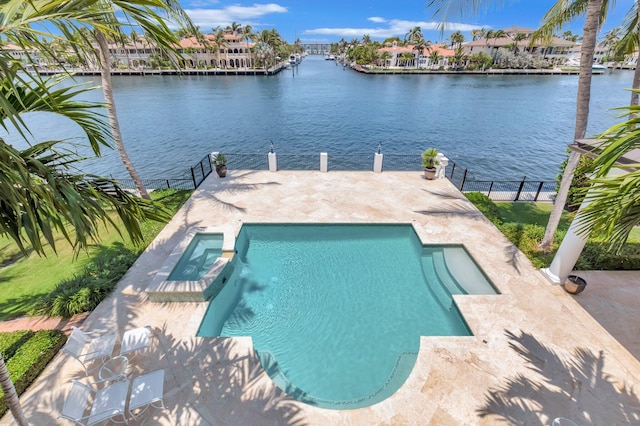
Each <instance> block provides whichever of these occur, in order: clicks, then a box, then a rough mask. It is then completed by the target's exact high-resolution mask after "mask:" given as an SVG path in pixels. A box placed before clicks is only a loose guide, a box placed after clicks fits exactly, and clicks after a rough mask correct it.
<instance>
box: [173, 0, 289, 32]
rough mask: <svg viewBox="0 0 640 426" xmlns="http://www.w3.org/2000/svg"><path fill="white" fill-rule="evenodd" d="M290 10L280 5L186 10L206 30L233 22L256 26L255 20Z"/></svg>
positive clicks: (195, 22)
mask: <svg viewBox="0 0 640 426" xmlns="http://www.w3.org/2000/svg"><path fill="white" fill-rule="evenodd" d="M288 11H289V10H288V9H287V8H286V7H284V6H280V5H279V4H275V3H269V4H254V5H253V6H228V7H225V8H222V9H208V8H196V9H185V12H186V13H187V14H188V15H189V17H190V18H191V20H192V21H193V22H194V24H196V25H198V26H199V27H200V28H202V29H204V30H205V32H206V29H207V28H212V27H217V26H221V27H225V26H227V25H229V24H231V23H232V22H234V21H235V22H238V23H241V24H243V25H248V24H249V25H256V23H255V22H252V20H253V19H258V18H261V17H263V16H265V15H269V14H272V13H287V12H288Z"/></svg>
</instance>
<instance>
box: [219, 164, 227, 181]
mask: <svg viewBox="0 0 640 426" xmlns="http://www.w3.org/2000/svg"><path fill="white" fill-rule="evenodd" d="M216 173H217V174H218V176H220V177H221V178H223V177H225V176H226V175H227V166H226V164H221V165H219V166H216Z"/></svg>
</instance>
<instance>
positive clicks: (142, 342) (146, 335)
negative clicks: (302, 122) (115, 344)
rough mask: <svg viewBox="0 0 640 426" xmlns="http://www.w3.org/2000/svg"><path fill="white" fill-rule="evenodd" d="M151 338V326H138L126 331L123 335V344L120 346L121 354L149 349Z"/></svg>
mask: <svg viewBox="0 0 640 426" xmlns="http://www.w3.org/2000/svg"><path fill="white" fill-rule="evenodd" d="M150 338H151V328H150V327H148V326H147V327H138V328H134V329H133V330H128V331H125V332H124V334H123V335H122V346H120V356H124V355H126V354H129V353H132V352H136V351H140V350H143V349H147V348H148V347H149V340H150Z"/></svg>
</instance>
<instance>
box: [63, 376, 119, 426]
mask: <svg viewBox="0 0 640 426" xmlns="http://www.w3.org/2000/svg"><path fill="white" fill-rule="evenodd" d="M128 390H129V380H125V381H123V382H117V383H114V384H112V385H109V386H107V387H105V388H102V389H100V390H97V391H96V390H94V389H93V388H92V387H91V386H89V385H86V384H84V383H80V382H79V381H77V380H73V381H72V382H71V390H70V391H69V394H68V395H67V399H66V400H65V401H64V406H63V407H62V412H61V413H60V415H59V416H58V418H62V419H67V420H71V421H72V422H74V423H76V424H79V425H83V426H90V425H94V424H96V423H100V422H102V421H104V420H113V421H114V422H117V423H123V422H124V423H127V424H128V423H129V421H128V420H127V418H126V416H125V410H124V407H125V404H126V401H127V392H128ZM89 408H90V409H91V410H90V412H89V414H88V415H85V412H86V411H87V410H88V409H89ZM116 416H122V419H123V420H122V421H119V422H118V421H116V420H115V419H114V417H116Z"/></svg>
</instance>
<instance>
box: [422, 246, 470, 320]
mask: <svg viewBox="0 0 640 426" xmlns="http://www.w3.org/2000/svg"><path fill="white" fill-rule="evenodd" d="M420 263H421V265H422V272H423V275H424V277H425V280H426V281H427V285H428V287H429V289H430V290H431V292H432V293H433V295H434V296H435V297H436V300H437V301H438V303H440V305H441V306H442V307H443V308H445V309H447V310H449V309H451V306H452V305H453V298H452V297H451V295H453V294H467V292H466V291H465V290H464V289H463V288H462V286H461V285H460V284H459V283H458V281H457V280H456V279H455V278H454V277H453V275H452V274H451V271H450V270H449V268H448V267H447V264H446V261H445V257H444V252H443V251H442V250H437V251H434V250H433V249H425V250H423V252H422V257H421V259H420Z"/></svg>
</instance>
